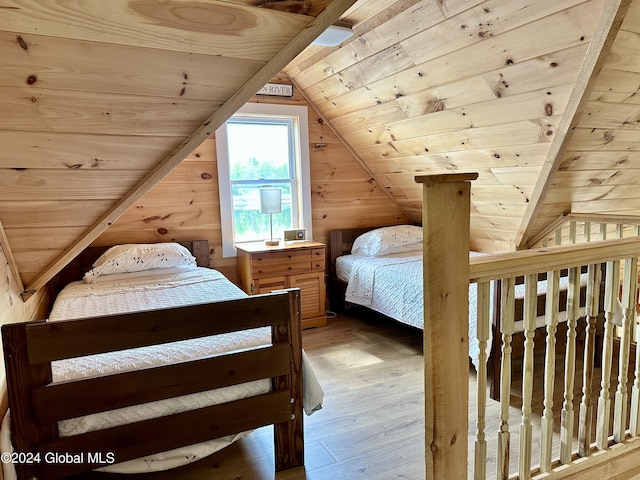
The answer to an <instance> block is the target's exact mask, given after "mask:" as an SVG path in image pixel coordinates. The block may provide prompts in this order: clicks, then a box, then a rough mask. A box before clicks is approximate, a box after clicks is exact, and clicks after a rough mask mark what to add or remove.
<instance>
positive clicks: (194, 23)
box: [0, 0, 640, 288]
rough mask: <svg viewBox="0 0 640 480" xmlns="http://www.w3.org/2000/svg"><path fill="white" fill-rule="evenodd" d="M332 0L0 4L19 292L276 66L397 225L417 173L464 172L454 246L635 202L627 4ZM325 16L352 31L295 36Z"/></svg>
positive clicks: (635, 79)
mask: <svg viewBox="0 0 640 480" xmlns="http://www.w3.org/2000/svg"><path fill="white" fill-rule="evenodd" d="M350 3H351V2H349V1H345V0H333V2H331V3H328V2H327V3H323V0H319V3H318V2H317V1H313V0H291V1H288V2H272V3H270V2H267V1H265V2H262V1H258V0H256V1H253V0H239V1H237V2H236V1H228V2H225V1H212V0H189V1H187V0H166V1H162V2H159V1H151V0H129V1H124V0H114V1H110V2H105V1H103V0H75V1H57V0H49V1H40V2H33V1H31V0H0V11H1V12H2V14H1V15H0V65H1V67H2V70H1V71H2V74H1V75H0V111H1V112H2V115H0V142H1V143H0V144H1V145H2V147H3V148H1V149H0V222H1V224H0V245H2V246H3V249H4V250H9V252H10V255H9V257H10V261H13V262H14V266H13V267H14V268H13V269H14V271H16V272H29V273H28V274H27V275H25V278H23V280H24V283H25V284H26V286H27V288H38V287H39V286H42V285H43V284H44V283H46V281H47V280H48V279H49V278H50V277H51V276H52V275H53V274H55V273H56V271H57V270H58V269H59V268H60V267H61V266H63V264H64V263H65V262H66V261H67V260H68V259H70V258H71V257H73V256H74V255H75V253H77V252H79V251H80V250H82V249H83V248H84V247H86V246H87V245H89V244H90V243H91V241H92V240H93V239H95V238H96V236H97V235H99V234H100V233H101V232H103V231H104V230H106V229H107V228H108V226H109V225H110V224H111V223H112V222H113V221H115V220H116V219H117V218H118V217H119V215H121V214H122V213H123V212H124V211H126V210H127V208H129V207H130V206H131V205H132V202H134V201H135V199H136V198H139V197H140V196H141V195H143V194H144V193H145V192H146V191H148V190H149V189H150V188H151V187H152V186H153V185H154V184H155V183H156V182H157V181H159V180H160V179H161V178H162V177H163V176H164V175H166V174H167V173H168V172H169V171H170V170H171V169H172V168H173V167H174V166H175V165H176V164H177V163H178V162H180V160H182V159H183V158H185V157H187V155H188V154H189V153H190V152H191V151H192V150H194V149H195V148H196V147H197V146H198V145H199V144H200V143H201V142H202V141H203V140H204V139H205V138H207V137H208V136H209V135H210V134H211V132H212V131H214V130H215V128H216V127H217V126H218V125H220V124H221V123H222V122H224V121H225V120H226V118H228V117H229V116H230V115H231V114H233V113H234V112H235V110H236V109H237V108H238V107H239V106H240V105H241V104H242V103H244V102H245V101H246V100H247V99H248V98H250V97H251V96H252V95H253V94H254V93H255V92H256V91H257V89H258V88H259V87H260V86H262V85H263V84H264V83H265V82H266V81H268V80H269V79H271V78H272V77H273V76H274V75H275V74H276V73H277V72H278V71H280V70H282V69H283V68H284V69H285V71H286V72H287V73H288V75H289V76H290V78H291V79H292V81H293V82H294V83H295V85H296V86H297V88H298V89H300V91H301V92H302V93H303V94H304V96H305V97H306V98H307V99H308V100H309V102H310V103H311V104H312V105H313V106H314V107H315V108H316V109H317V110H318V112H320V114H321V115H322V117H323V120H324V121H325V122H326V123H327V124H329V125H330V126H331V127H332V128H333V129H334V131H335V132H336V134H337V135H338V136H339V137H340V138H341V139H342V140H343V142H344V143H345V145H346V147H347V148H348V149H349V150H350V151H351V152H352V153H354V155H356V157H357V158H358V160H359V161H360V162H361V163H362V165H363V167H364V168H365V169H366V171H367V172H369V173H370V174H371V176H372V178H373V179H374V180H375V181H377V182H378V184H380V185H382V186H384V188H385V189H386V190H387V192H388V193H389V196H390V197H391V198H392V199H393V200H394V201H395V202H397V204H398V206H399V207H400V208H401V210H402V211H404V212H405V213H406V214H407V215H408V216H409V217H410V218H411V219H413V220H414V221H416V222H418V221H420V217H421V198H422V197H421V186H420V185H418V184H416V183H415V182H414V180H413V179H414V176H415V175H416V174H424V173H431V172H434V173H442V172H447V171H476V172H479V174H480V177H479V179H478V180H477V181H475V182H474V183H473V185H472V220H471V222H472V223H471V235H472V239H471V242H472V247H473V248H476V249H479V250H484V251H503V250H510V249H514V248H522V247H526V246H527V245H528V244H529V243H530V242H531V241H532V240H533V239H535V238H536V236H537V235H538V233H539V232H541V231H544V229H545V227H546V226H547V225H548V224H549V222H552V221H553V220H555V219H556V218H557V217H558V216H560V215H562V214H563V213H565V212H570V211H575V212H582V213H602V212H606V213H611V214H620V213H623V214H627V215H629V214H635V211H636V210H637V209H638V208H639V207H640V189H638V188H637V186H636V185H637V183H638V180H640V176H639V175H640V173H638V172H640V169H638V168H637V167H636V166H635V165H636V161H637V160H638V159H639V158H640V153H638V152H639V150H640V121H639V119H640V107H639V106H638V103H639V100H638V98H637V96H636V92H637V90H638V89H639V88H640V60H638V59H640V0H633V1H612V0H518V1H513V0H485V1H479V0H422V1H419V0H395V1H394V0H358V1H357V2H356V3H355V4H354V5H353V7H351V8H350V9H349V10H348V11H347V13H346V14H344V15H343V12H344V11H345V10H346V9H347V8H348V6H349V4H350ZM256 5H258V6H256ZM327 5H328V6H327ZM627 8H628V11H627ZM316 15H317V17H316ZM339 17H341V18H342V19H343V20H346V21H348V22H350V23H351V24H352V25H353V26H354V32H355V35H354V37H353V38H352V39H351V40H349V41H347V42H345V43H344V44H342V45H341V46H339V47H324V48H323V47H316V46H313V45H310V46H308V47H307V48H306V49H305V47H306V46H307V45H308V44H309V43H310V42H311V40H312V39H313V38H315V37H316V36H317V34H318V33H319V32H320V31H321V30H322V29H323V28H324V26H325V25H328V24H330V23H332V22H333V21H334V20H336V19H337V18H339ZM620 25H622V26H621V27H620ZM303 49H304V51H302V50H303ZM300 52H302V53H300ZM298 53H300V54H299V55H298ZM296 55H297V57H296ZM54 226H55V227H56V228H57V229H58V230H57V232H58V234H57V235H46V234H45V235H42V234H41V235H34V234H33V233H34V231H37V230H38V229H41V230H42V231H47V229H50V228H51V227H54ZM34 252H38V255H37V256H36V255H34ZM43 252H46V253H43ZM38 272H39V273H38Z"/></svg>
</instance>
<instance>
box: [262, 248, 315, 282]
mask: <svg viewBox="0 0 640 480" xmlns="http://www.w3.org/2000/svg"><path fill="white" fill-rule="evenodd" d="M311 253H312V252H311V250H308V249H307V250H300V251H286V252H268V253H261V254H255V255H252V257H251V274H252V276H253V277H256V278H257V277H263V276H265V275H269V276H274V275H289V274H295V273H305V272H310V271H311V268H312V266H311V258H312V255H311Z"/></svg>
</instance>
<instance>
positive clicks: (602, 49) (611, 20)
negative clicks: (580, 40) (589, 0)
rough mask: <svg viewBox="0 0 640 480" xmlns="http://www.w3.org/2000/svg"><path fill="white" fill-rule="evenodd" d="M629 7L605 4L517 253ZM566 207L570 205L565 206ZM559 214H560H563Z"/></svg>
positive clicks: (626, 1)
mask: <svg viewBox="0 0 640 480" xmlns="http://www.w3.org/2000/svg"><path fill="white" fill-rule="evenodd" d="M630 4H631V0H607V2H606V3H605V5H604V8H603V11H602V15H601V17H600V20H599V21H598V23H597V25H596V30H595V32H594V34H593V39H592V40H591V43H589V48H588V49H587V53H586V54H585V59H584V62H583V63H582V67H581V68H580V71H579V72H578V78H577V79H576V83H575V87H574V89H573V92H571V96H570V97H569V101H568V103H567V107H566V109H565V111H564V115H563V116H562V119H561V120H560V124H559V125H558V128H557V129H556V133H555V135H554V137H553V140H552V141H551V145H550V147H549V152H548V153H547V158H546V160H545V162H544V163H543V165H542V171H541V172H540V176H539V177H538V182H537V183H536V186H535V188H534V190H533V193H532V195H531V199H530V201H529V205H528V206H527V210H526V212H525V214H524V217H523V219H522V222H521V223H520V228H519V229H518V232H517V233H516V238H515V245H516V249H518V250H522V249H525V248H528V247H529V245H530V244H531V241H530V239H531V238H532V237H534V236H536V233H537V232H536V231H535V229H533V228H532V227H534V224H535V221H536V220H537V218H538V216H539V214H540V212H541V211H542V207H543V205H544V200H545V197H546V195H547V192H548V191H549V189H550V187H551V184H552V182H553V177H554V175H555V173H556V172H557V171H558V168H559V167H560V164H561V163H562V158H563V154H564V152H565V150H566V148H567V145H568V144H569V141H570V140H571V137H572V136H573V131H574V130H575V128H576V126H577V124H578V122H579V121H580V116H581V113H582V109H583V107H584V105H585V103H586V102H587V100H588V99H589V94H590V93H591V90H592V89H593V86H594V84H595V82H596V77H597V74H598V73H599V72H600V70H601V69H602V66H603V65H604V62H605V60H606V57H607V55H608V54H609V51H610V50H611V45H612V44H613V41H614V40H615V37H616V35H617V34H618V30H619V29H620V25H621V24H622V21H623V20H624V17H625V15H626V13H627V10H628V8H629V5H630ZM566 207H569V206H568V205H567V206H565V208H566ZM547 213H549V212H547ZM558 213H559V214H560V213H562V211H560V212H558Z"/></svg>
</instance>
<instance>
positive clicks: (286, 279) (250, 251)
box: [236, 242, 327, 328]
mask: <svg viewBox="0 0 640 480" xmlns="http://www.w3.org/2000/svg"><path fill="white" fill-rule="evenodd" d="M236 248H237V250H238V272H239V275H240V286H241V287H242V289H244V291H245V292H247V293H248V294H250V295H254V294H258V293H269V292H271V291H272V290H278V289H283V288H294V287H297V288H299V289H300V300H301V304H302V328H310V327H322V326H324V325H326V324H327V313H326V309H325V301H326V295H327V292H326V287H325V283H324V267H325V259H324V255H325V246H324V244H322V243H318V242H290V243H280V245H278V246H275V247H268V246H266V245H265V244H264V242H255V243H243V244H242V245H236Z"/></svg>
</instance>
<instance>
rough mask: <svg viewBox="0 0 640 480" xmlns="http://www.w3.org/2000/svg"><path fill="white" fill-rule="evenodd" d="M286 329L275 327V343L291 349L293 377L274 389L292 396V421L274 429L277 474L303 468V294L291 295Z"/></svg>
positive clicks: (277, 381)
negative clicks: (283, 344) (290, 469)
mask: <svg viewBox="0 0 640 480" xmlns="http://www.w3.org/2000/svg"><path fill="white" fill-rule="evenodd" d="M287 296H288V299H289V301H288V302H287V305H288V312H287V315H288V322H287V325H286V327H282V326H280V327H273V330H272V335H273V343H274V345H275V344H276V343H285V344H288V345H289V346H290V349H291V375H286V376H284V377H278V378H277V379H275V385H274V387H275V389H277V390H286V389H289V390H290V392H291V412H292V415H291V420H289V421H288V422H282V423H276V424H274V426H273V435H274V457H275V468H276V471H278V472H279V471H281V470H286V469H287V468H293V467H299V466H301V465H304V433H303V419H302V324H301V319H300V290H299V289H291V290H289V291H288V295H287Z"/></svg>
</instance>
